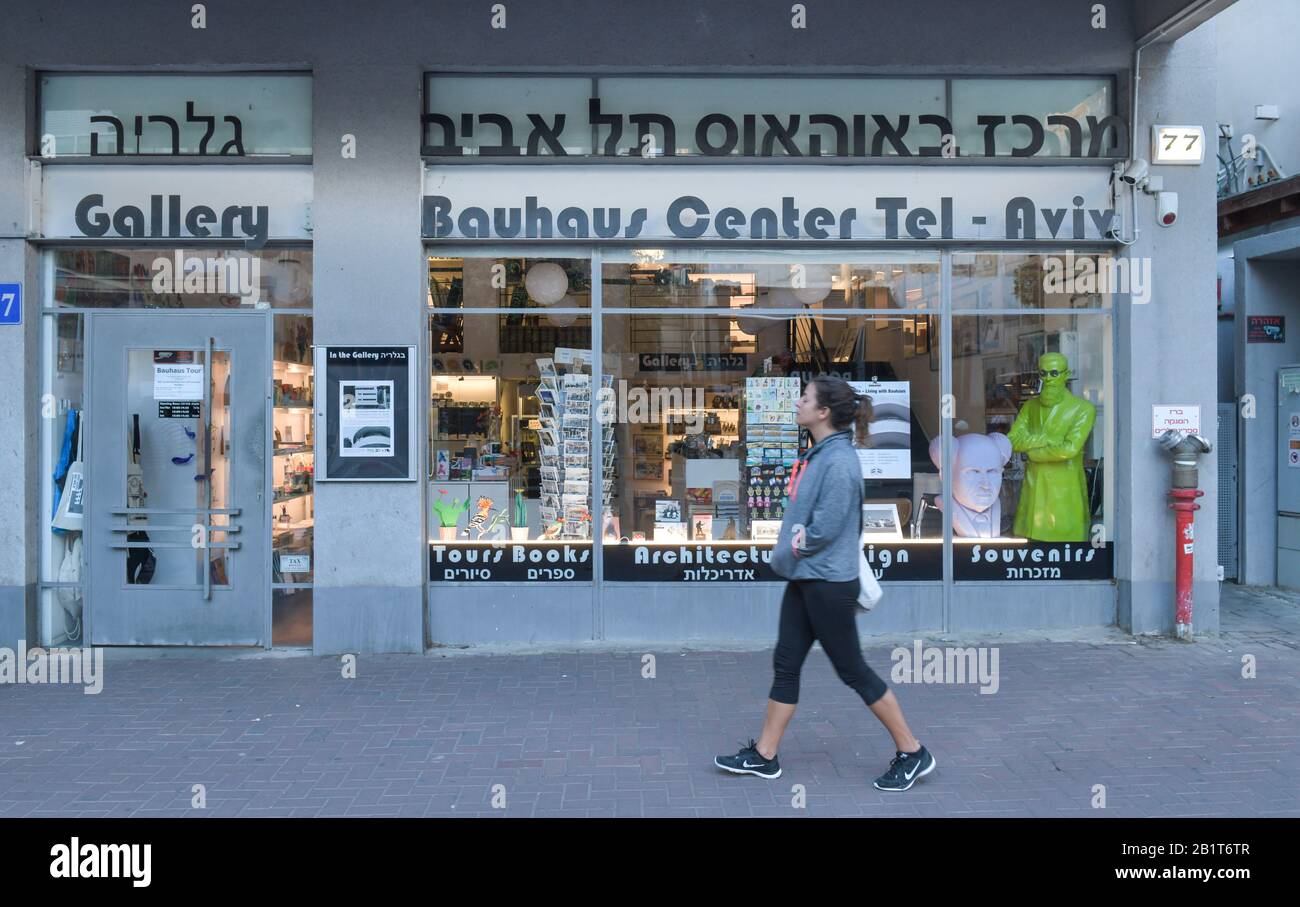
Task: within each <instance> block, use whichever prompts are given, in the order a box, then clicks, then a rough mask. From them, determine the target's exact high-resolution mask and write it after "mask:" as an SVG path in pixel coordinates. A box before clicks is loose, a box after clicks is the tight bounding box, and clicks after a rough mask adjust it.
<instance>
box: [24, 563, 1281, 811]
mask: <svg viewBox="0 0 1300 907" xmlns="http://www.w3.org/2000/svg"><path fill="white" fill-rule="evenodd" d="M1224 590H1225V591H1224V602H1223V622H1224V633H1223V635H1222V636H1220V637H1218V638H1213V639H1205V640H1201V641H1198V642H1197V643H1195V644H1190V645H1189V644H1183V643H1178V642H1174V641H1168V640H1157V641H1150V640H1148V641H1134V640H1132V639H1129V638H1126V637H1123V636H1122V635H1121V634H1118V633H1117V632H1110V633H1102V634H1096V636H1095V638H1093V639H1091V640H1088V641H1071V642H1044V641H1022V642H1007V641H995V642H991V643H990V644H996V645H997V646H998V647H999V668H1000V688H999V690H998V692H997V693H996V694H994V695H982V694H981V693H980V692H979V689H978V686H977V685H974V684H967V685H953V684H949V685H933V684H917V685H911V684H901V685H896V686H895V690H896V693H897V694H898V696H899V697H900V700H901V701H902V704H903V708H904V710H905V712H906V715H907V718H908V720H909V722H910V723H911V725H912V727H913V728H914V730H915V731H916V732H917V734H918V736H919V738H920V739H921V740H922V742H924V743H925V744H926V745H927V746H929V747H930V749H931V750H932V751H933V752H934V753H935V755H936V757H937V758H938V761H939V768H938V770H937V771H936V772H935V773H934V774H932V775H931V776H930V777H928V778H926V779H925V780H924V781H922V782H920V783H919V784H918V785H917V786H916V787H914V788H913V789H912V790H910V791H908V792H906V793H902V794H884V793H881V792H879V791H876V790H874V789H873V788H872V787H871V783H870V779H871V778H873V777H875V776H876V775H877V774H879V773H880V772H881V771H882V770H883V769H884V768H885V766H886V764H887V763H888V761H889V757H890V756H891V755H892V748H891V745H890V741H889V738H888V736H887V735H886V734H885V732H884V730H883V728H881V727H880V726H879V724H878V723H877V722H876V720H875V719H874V718H873V717H872V716H871V715H870V713H868V712H867V711H866V710H865V709H864V708H863V706H862V703H861V700H859V699H858V698H857V696H856V695H855V694H854V693H853V692H852V691H851V690H849V689H848V688H847V687H845V686H844V685H843V684H842V683H841V682H840V681H839V680H838V679H837V678H836V676H835V674H834V672H833V670H832V669H831V666H830V663H829V662H828V661H827V659H826V657H825V655H824V654H823V653H822V652H821V650H820V649H814V651H813V652H812V654H811V655H810V656H809V659H808V663H807V666H806V667H805V671H804V683H803V691H802V694H801V700H802V702H801V705H800V708H799V711H798V713H797V714H796V716H795V719H794V722H793V724H792V726H791V730H790V732H789V734H788V736H787V738H786V740H785V742H784V744H783V746H782V749H781V763H782V766H783V768H784V770H785V774H784V775H783V776H782V777H781V778H780V779H779V780H777V781H774V782H770V781H764V780H760V779H758V778H753V777H748V776H732V775H726V774H723V773H721V772H719V771H717V770H716V769H714V768H713V767H712V764H711V763H712V757H713V755H714V754H715V753H720V752H734V751H735V750H736V749H737V748H738V743H739V742H740V741H742V740H745V739H748V738H749V737H750V736H757V735H758V731H759V728H760V726H761V720H762V709H763V706H764V702H765V698H766V695H767V689H768V684H769V683H770V681H771V653H770V650H769V651H762V652H741V651H727V652H700V651H681V650H680V649H679V650H677V651H671V650H667V649H649V648H647V649H638V650H635V651H611V650H608V649H604V650H592V651H582V652H576V653H549V654H478V653H472V652H455V653H448V652H434V653H430V654H427V655H424V656H363V657H361V658H360V660H359V663H358V676H357V677H356V679H352V680H347V679H344V678H343V677H342V676H341V675H342V672H341V670H340V661H339V659H338V658H314V657H310V656H305V655H292V656H287V655H284V654H281V653H270V654H267V653H258V654H231V653H228V652H227V653H218V654H212V653H168V654H166V655H165V656H158V655H147V656H146V655H145V654H142V653H138V652H116V651H115V652H112V653H110V657H109V659H108V661H107V667H106V678H105V685H104V690H103V692H102V693H101V694H99V695H97V696H87V695H84V694H83V693H82V691H81V688H80V687H70V686H0V815H4V816H176V815H194V814H195V812H196V810H194V809H192V808H191V800H192V798H193V797H194V794H193V792H192V790H193V785H195V784H202V785H204V787H205V789H206V798H207V809H206V811H205V812H204V814H206V815H214V816H235V815H238V816H456V815H495V816H500V815H507V816H800V815H822V816H830V815H835V816H941V815H951V816H1070V815H1077V816H1205V815H1243V816H1265V815H1268V816H1282V815H1286V816H1300V745H1298V744H1300V597H1297V596H1294V595H1290V594H1286V593H1278V592H1276V591H1275V590H1240V589H1237V588H1236V587H1233V586H1225V587H1224ZM959 642H960V644H963V645H969V644H972V642H971V641H969V640H961V641H959ZM925 643H926V644H927V645H943V644H955V643H953V642H952V641H942V640H938V639H937V638H927V639H926V640H925ZM895 645H903V646H907V647H909V648H910V647H911V645H912V640H910V639H906V640H904V639H899V640H892V639H891V640H874V639H873V640H869V641H868V642H867V644H866V646H867V652H866V654H867V659H868V661H869V662H870V663H871V664H872V665H873V666H875V667H876V668H877V670H878V671H879V672H880V673H881V674H882V675H883V676H886V677H887V678H888V673H887V672H888V670H889V667H890V657H889V653H890V651H891V650H892V649H893V647H894V646H895ZM644 651H652V652H654V653H655V655H656V659H657V663H656V673H657V676H656V677H655V678H654V679H645V678H643V677H642V654H643V652H644ZM1245 654H1250V655H1253V656H1254V657H1255V660H1256V663H1257V673H1258V676H1257V677H1256V678H1255V679H1252V680H1247V679H1243V678H1242V676H1241V673H1242V656H1243V655H1245ZM1097 784H1102V785H1105V788H1106V798H1107V805H1106V808H1105V809H1104V810H1097V809H1093V808H1092V807H1091V805H1090V804H1091V800H1092V798H1093V790H1092V789H1093V786H1094V785H1097ZM494 785H504V789H505V799H506V808H505V809H494V808H493V807H492V804H491V800H492V789H493V786H494ZM795 785H802V786H803V789H804V790H805V792H806V808H805V809H796V808H793V807H792V805H791V802H792V798H793V797H794V796H795V795H794V793H792V789H793V788H794V786H795Z"/></svg>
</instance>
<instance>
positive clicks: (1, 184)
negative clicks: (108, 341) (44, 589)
mask: <svg viewBox="0 0 1300 907" xmlns="http://www.w3.org/2000/svg"><path fill="white" fill-rule="evenodd" d="M0 59H3V60H6V61H12V60H13V57H10V56H8V55H5V54H0ZM26 95H27V76H26V73H25V71H24V69H23V68H22V67H21V66H19V65H16V64H14V63H12V62H6V63H5V64H4V65H3V66H0V283H14V282H20V283H22V285H23V323H22V324H21V325H0V387H3V388H5V393H4V403H3V404H0V462H3V463H4V464H5V469H4V475H3V477H0V513H4V514H5V515H6V518H5V519H4V520H0V646H3V647H7V648H14V647H15V646H16V644H17V642H18V640H20V639H26V640H31V641H33V644H35V643H34V640H35V639H36V635H35V632H36V622H35V602H36V597H35V595H36V594H35V583H36V579H37V574H36V570H37V557H38V555H39V538H40V536H39V535H38V534H37V531H36V526H37V508H38V501H39V494H38V492H39V488H40V486H39V485H38V484H37V482H36V481H35V479H34V477H35V475H36V474H37V471H38V466H37V437H38V429H39V424H38V422H37V421H36V420H37V419H38V418H39V417H40V399H39V398H40V376H39V374H38V367H37V361H36V356H35V355H34V353H35V351H36V349H37V348H38V346H39V344H38V337H39V331H40V318H39V316H36V315H34V314H33V313H34V312H35V311H37V307H38V305H39V298H40V297H39V293H38V291H37V286H36V277H37V272H36V256H35V255H34V254H33V253H32V251H31V250H30V248H29V247H28V245H27V242H26V239H25V237H26V235H27V223H28V212H27V209H28V201H27V198H28V170H27V161H26V160H25V158H24V156H23V151H24V148H23V141H24V136H25V135H26V134H27V103H26Z"/></svg>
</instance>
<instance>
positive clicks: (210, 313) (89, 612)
mask: <svg viewBox="0 0 1300 907" xmlns="http://www.w3.org/2000/svg"><path fill="white" fill-rule="evenodd" d="M81 314H82V316H83V318H84V319H85V325H84V329H83V337H84V356H85V362H86V363H87V366H86V374H87V376H88V377H89V375H90V369H91V368H92V366H91V365H90V363H92V362H94V361H95V357H96V356H97V355H98V352H97V350H96V349H95V334H96V331H95V324H97V323H99V322H100V321H101V320H104V319H139V320H141V321H142V322H144V323H143V324H142V325H141V327H142V330H141V342H142V343H145V344H148V343H149V342H150V337H149V331H148V321H149V320H150V319H154V318H158V317H162V318H165V319H167V320H169V321H171V320H181V319H185V318H188V317H194V318H204V319H207V318H236V319H243V320H244V321H247V322H249V323H258V324H259V325H260V330H261V334H262V337H261V340H262V350H261V355H262V361H263V363H264V365H265V368H264V369H263V370H262V371H263V374H262V375H260V376H259V377H258V378H256V379H255V380H257V381H258V383H259V387H260V404H261V409H262V412H261V416H262V428H263V430H262V439H261V443H262V450H263V455H262V473H263V474H262V488H263V499H262V504H263V506H262V507H261V513H260V514H258V515H256V516H250V518H249V519H247V520H245V521H244V523H243V526H244V530H243V532H246V533H253V532H257V533H260V534H261V538H262V539H263V540H264V544H263V556H262V558H261V559H260V560H261V563H260V564H257V563H256V562H255V561H250V562H249V563H248V564H247V565H245V566H244V567H243V569H256V570H258V571H259V572H260V576H261V579H260V581H259V582H257V583H256V584H255V585H256V591H255V593H254V594H255V597H256V598H257V599H258V601H259V603H260V608H261V614H262V620H261V635H262V642H261V644H260V646H257V645H256V644H255V645H254V646H243V645H238V644H220V643H214V644H211V647H213V648H262V649H270V648H272V635H271V634H272V618H273V615H272V594H271V576H272V566H273V562H272V558H273V557H274V556H275V555H274V552H273V551H272V536H271V506H270V503H269V502H270V496H271V495H272V487H273V486H272V484H271V475H272V469H273V466H274V464H273V462H272V459H271V457H270V456H269V454H270V451H271V436H272V430H273V425H272V412H271V404H272V396H271V368H270V365H271V361H272V359H271V357H272V356H273V353H274V327H275V325H274V322H273V320H272V319H273V317H274V316H273V313H272V311H271V310H269V309H267V310H265V311H251V312H249V311H221V310H213V309H194V310H191V311H171V310H166V309H162V310H160V309H109V310H102V311H101V310H85V311H83V312H82V313H81ZM105 352H107V353H109V354H111V352H112V351H105ZM90 394H91V388H90V387H87V388H86V390H85V400H86V402H87V403H88V402H89V398H90ZM83 405H84V404H83ZM85 429H89V420H87V421H86V424H85V426H84V429H83V430H85ZM94 444H95V438H94V433H93V431H90V430H86V435H85V441H84V447H85V449H87V450H93V445H94ZM93 485H94V483H90V482H88V483H87V486H86V492H85V498H86V503H85V512H86V515H87V516H86V519H87V520H90V519H91V516H90V515H91V513H92V512H93V508H94V507H96V506H97V505H96V503H95V500H94V495H95V492H94V488H93ZM87 528H89V527H87ZM242 534H243V533H241V535H242ZM83 551H84V553H83V559H84V563H83V566H82V570H83V575H84V576H85V577H86V578H87V580H89V578H90V577H91V570H92V567H91V565H92V563H93V560H94V557H95V551H94V546H93V545H90V544H86V545H85V546H84V548H83ZM82 594H83V608H82V621H83V623H82V639H83V640H87V641H88V640H93V639H94V638H95V637H94V632H95V627H94V624H95V598H96V592H95V590H94V583H93V582H89V581H87V582H86V583H85V584H84V586H83V592H82ZM96 645H98V644H96ZM106 645H123V646H125V645H128V644H117V643H110V644H106ZM176 647H177V648H205V647H208V646H205V645H202V644H200V645H194V646H186V645H184V644H177V646H176Z"/></svg>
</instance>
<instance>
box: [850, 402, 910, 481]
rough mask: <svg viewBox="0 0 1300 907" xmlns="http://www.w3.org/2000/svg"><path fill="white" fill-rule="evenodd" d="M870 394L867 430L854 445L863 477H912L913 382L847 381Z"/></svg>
mask: <svg viewBox="0 0 1300 907" xmlns="http://www.w3.org/2000/svg"><path fill="white" fill-rule="evenodd" d="M849 386H850V387H852V388H853V389H854V390H855V391H857V392H858V393H859V394H866V395H867V396H868V397H870V398H871V421H870V423H869V424H868V426H867V427H868V429H869V431H870V434H869V435H868V437H867V438H866V439H865V443H864V444H863V446H861V447H855V452H856V453H857V455H858V463H859V465H861V467H862V478H864V479H910V478H912V385H911V382H909V381H850V382H849Z"/></svg>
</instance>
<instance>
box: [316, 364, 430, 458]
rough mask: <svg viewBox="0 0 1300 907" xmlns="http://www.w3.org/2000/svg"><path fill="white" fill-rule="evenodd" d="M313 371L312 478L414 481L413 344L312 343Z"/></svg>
mask: <svg viewBox="0 0 1300 907" xmlns="http://www.w3.org/2000/svg"><path fill="white" fill-rule="evenodd" d="M316 374H317V375H318V376H320V378H319V379H318V380H317V382H316V393H317V399H316V437H317V438H318V439H320V440H321V441H323V442H324V449H323V450H322V449H321V448H319V447H318V448H317V457H316V481H318V482H413V481H415V407H414V406H413V405H412V400H411V391H412V389H413V388H414V387H415V347H413V346H318V347H316ZM322 391H323V396H322ZM322 453H323V454H324V456H321V454H322ZM440 465H441V464H440Z"/></svg>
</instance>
